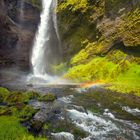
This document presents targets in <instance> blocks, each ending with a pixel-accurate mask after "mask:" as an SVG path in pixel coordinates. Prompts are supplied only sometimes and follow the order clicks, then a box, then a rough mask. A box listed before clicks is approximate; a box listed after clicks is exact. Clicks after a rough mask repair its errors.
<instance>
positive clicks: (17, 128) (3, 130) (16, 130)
mask: <svg viewBox="0 0 140 140" xmlns="http://www.w3.org/2000/svg"><path fill="white" fill-rule="evenodd" d="M0 122H1V125H0V139H1V140H46V138H35V137H34V136H32V135H30V134H29V133H28V132H27V131H26V129H24V128H23V127H22V126H21V125H20V123H19V121H18V119H17V118H16V117H12V116H11V117H6V116H1V117H0Z"/></svg>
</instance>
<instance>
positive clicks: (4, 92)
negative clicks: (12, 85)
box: [0, 87, 10, 102]
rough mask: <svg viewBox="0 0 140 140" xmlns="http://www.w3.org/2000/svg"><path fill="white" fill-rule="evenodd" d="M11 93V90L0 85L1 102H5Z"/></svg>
mask: <svg viewBox="0 0 140 140" xmlns="http://www.w3.org/2000/svg"><path fill="white" fill-rule="evenodd" d="M9 94H10V91H9V90H8V89H6V88H3V87H0V102H3V100H4V98H5V97H6V96H8V95H9Z"/></svg>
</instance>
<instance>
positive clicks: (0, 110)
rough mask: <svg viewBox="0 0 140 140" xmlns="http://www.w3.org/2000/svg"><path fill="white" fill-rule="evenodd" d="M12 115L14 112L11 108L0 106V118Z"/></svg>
mask: <svg viewBox="0 0 140 140" xmlns="http://www.w3.org/2000/svg"><path fill="white" fill-rule="evenodd" d="M11 114H12V110H11V109H10V108H8V107H5V106H0V116H3V115H11Z"/></svg>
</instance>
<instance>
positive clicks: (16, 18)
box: [0, 0, 40, 69]
mask: <svg viewBox="0 0 140 140" xmlns="http://www.w3.org/2000/svg"><path fill="white" fill-rule="evenodd" d="M20 5H21V1H20V0H1V1H0V29H1V30H0V60H1V61H0V67H5V66H6V67H7V66H11V65H17V66H19V67H20V68H25V69H28V68H29V56H30V50H31V48H32V43H33V38H34V35H35V32H36V29H37V26H38V23H39V21H40V10H39V9H38V8H37V7H34V6H32V5H31V4H29V3H26V2H25V3H24V8H23V9H22V10H23V11H22V12H23V17H22V18H21V17H20V16H21V15H20V12H21V7H20Z"/></svg>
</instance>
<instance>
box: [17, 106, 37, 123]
mask: <svg viewBox="0 0 140 140" xmlns="http://www.w3.org/2000/svg"><path fill="white" fill-rule="evenodd" d="M36 112H37V111H36V110H35V109H34V108H33V107H31V106H29V105H26V106H25V107H24V108H23V109H22V110H21V111H20V112H19V113H18V117H19V118H20V121H27V120H29V119H31V118H32V117H33V115H34V114H35V113H36Z"/></svg>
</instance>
